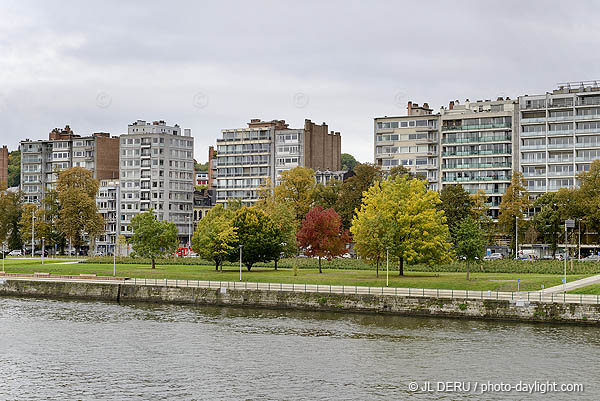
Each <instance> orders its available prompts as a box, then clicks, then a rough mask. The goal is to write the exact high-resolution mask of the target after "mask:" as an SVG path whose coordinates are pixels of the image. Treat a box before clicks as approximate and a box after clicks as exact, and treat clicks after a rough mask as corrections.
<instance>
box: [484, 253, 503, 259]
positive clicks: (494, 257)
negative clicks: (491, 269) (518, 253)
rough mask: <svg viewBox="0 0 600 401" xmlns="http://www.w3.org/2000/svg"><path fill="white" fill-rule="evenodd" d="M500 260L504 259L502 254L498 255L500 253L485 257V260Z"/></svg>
mask: <svg viewBox="0 0 600 401" xmlns="http://www.w3.org/2000/svg"><path fill="white" fill-rule="evenodd" d="M498 259H504V256H502V254H501V253H498V252H494V253H490V254H489V255H485V256H484V257H483V260H498Z"/></svg>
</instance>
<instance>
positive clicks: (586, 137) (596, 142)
mask: <svg viewBox="0 0 600 401" xmlns="http://www.w3.org/2000/svg"><path fill="white" fill-rule="evenodd" d="M519 114H520V123H519V135H520V138H519V141H518V146H519V153H518V155H519V170H520V171H521V172H522V173H523V175H524V177H525V180H526V182H527V189H528V191H529V192H530V194H531V195H532V197H533V198H535V197H537V196H539V195H541V194H543V193H544V192H552V191H557V190H558V189H560V188H574V187H576V186H577V185H578V183H577V178H576V176H577V174H579V173H581V172H583V171H587V170H589V168H590V164H591V162H593V161H594V160H598V159H600V86H599V84H598V82H597V81H589V82H574V83H565V84H559V87H558V89H555V90H553V91H552V92H548V93H546V94H544V95H536V96H527V95H525V96H521V97H519Z"/></svg>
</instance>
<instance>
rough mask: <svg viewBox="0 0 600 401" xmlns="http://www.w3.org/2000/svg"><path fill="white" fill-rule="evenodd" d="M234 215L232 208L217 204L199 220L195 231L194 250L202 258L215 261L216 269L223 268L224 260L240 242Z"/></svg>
mask: <svg viewBox="0 0 600 401" xmlns="http://www.w3.org/2000/svg"><path fill="white" fill-rule="evenodd" d="M233 215H234V213H233V211H231V210H230V209H226V208H224V207H223V205H216V206H215V207H213V208H212V209H211V210H210V211H209V212H208V214H207V215H206V216H204V218H202V219H201V220H200V221H199V222H198V225H197V226H196V231H195V232H194V237H193V239H192V250H193V251H194V252H196V253H197V254H198V255H199V256H200V257H201V258H203V259H206V260H212V261H213V262H215V270H219V269H221V271H222V270H223V262H224V261H225V260H227V258H228V257H229V255H231V253H232V251H233V249H234V246H235V245H236V244H237V242H238V237H237V232H236V228H235V227H234V226H233Z"/></svg>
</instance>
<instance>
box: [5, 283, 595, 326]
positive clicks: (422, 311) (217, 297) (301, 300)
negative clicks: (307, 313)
mask: <svg viewBox="0 0 600 401" xmlns="http://www.w3.org/2000/svg"><path fill="white" fill-rule="evenodd" d="M0 295H4V296H31V297H41V298H70V299H89V300H102V301H113V302H154V303H175V304H193V305H230V306H249V307H267V308H285V309H302V310H314V311H339V312H365V313H383V314H393V315H417V316H445V317H457V318H476V319H496V320H520V321H534V322H558V323H578V324H594V325H597V324H600V305H593V304H572V303H571V304H570V303H566V304H563V303H560V302H556V303H548V302H542V303H540V302H536V301H531V302H526V301H525V302H523V301H521V302H518V303H517V302H513V301H509V300H489V299H484V300H478V299H460V298H454V299H448V298H436V297H406V296H392V295H366V294H335V293H334V294H324V293H311V292H306V293H303V292H288V291H266V290H256V289H254V290H250V289H248V290H242V289H226V288H222V289H215V288H195V287H165V286H153V285H132V284H120V283H93V282H90V283H87V282H65V281H28V280H6V281H5V282H4V284H0Z"/></svg>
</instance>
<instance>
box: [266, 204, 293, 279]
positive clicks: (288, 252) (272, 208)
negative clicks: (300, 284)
mask: <svg viewBox="0 0 600 401" xmlns="http://www.w3.org/2000/svg"><path fill="white" fill-rule="evenodd" d="M256 206H257V207H258V208H260V209H261V210H262V211H263V212H265V213H266V214H267V215H268V216H269V217H270V218H271V219H272V220H273V223H275V226H276V227H277V230H278V232H279V240H278V243H279V244H280V251H279V252H278V253H277V255H276V256H275V259H274V261H275V270H277V263H278V262H279V259H280V258H281V257H282V256H283V257H289V256H295V255H296V254H297V253H298V243H297V240H296V232H297V231H298V222H297V221H296V215H295V214H294V210H293V209H292V207H291V206H290V205H289V204H288V203H286V202H276V201H275V198H274V197H273V196H270V197H265V198H261V200H260V201H259V202H257V204H256Z"/></svg>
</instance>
